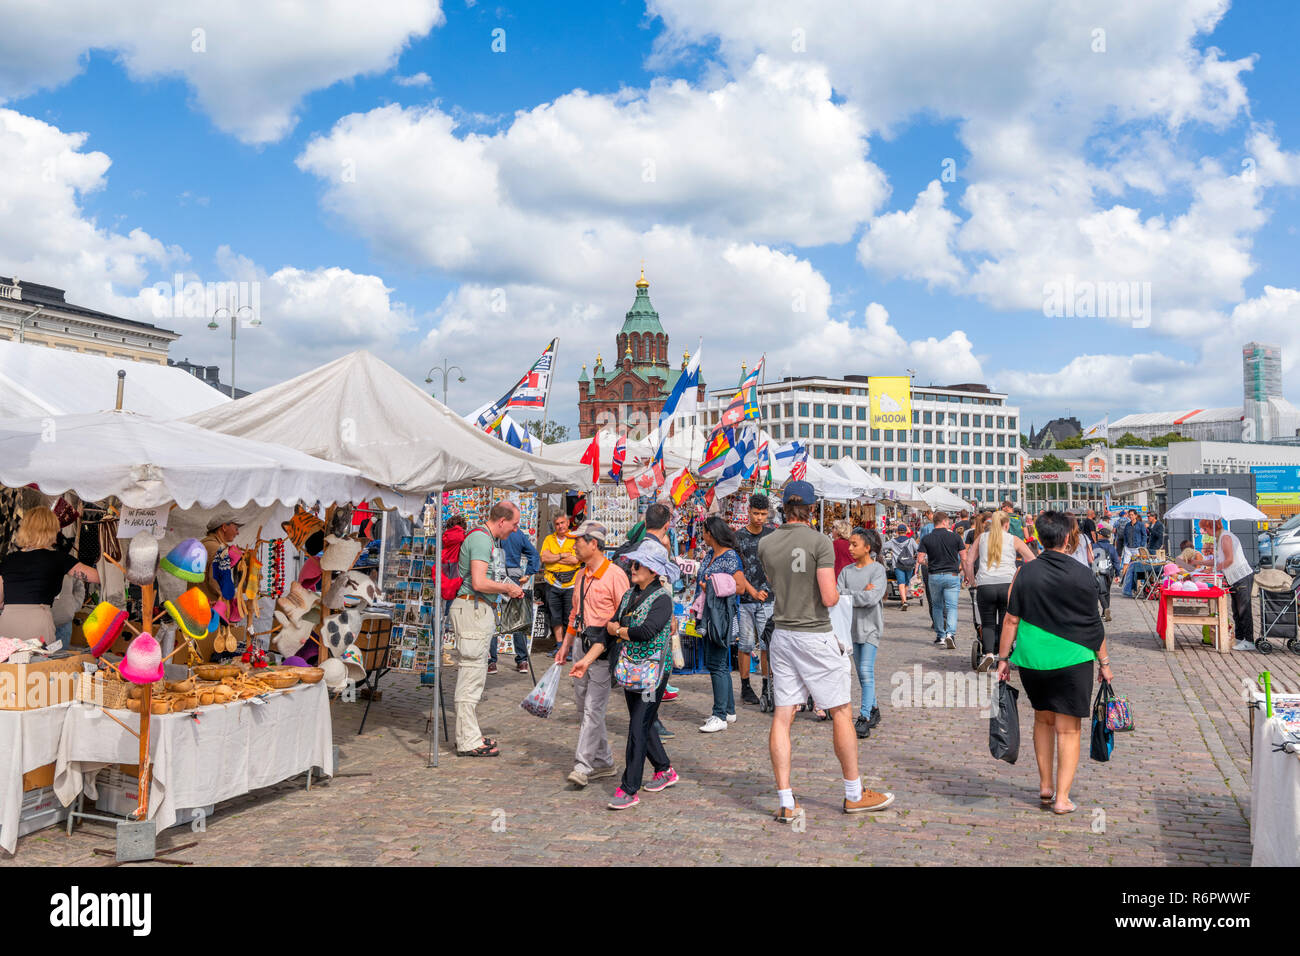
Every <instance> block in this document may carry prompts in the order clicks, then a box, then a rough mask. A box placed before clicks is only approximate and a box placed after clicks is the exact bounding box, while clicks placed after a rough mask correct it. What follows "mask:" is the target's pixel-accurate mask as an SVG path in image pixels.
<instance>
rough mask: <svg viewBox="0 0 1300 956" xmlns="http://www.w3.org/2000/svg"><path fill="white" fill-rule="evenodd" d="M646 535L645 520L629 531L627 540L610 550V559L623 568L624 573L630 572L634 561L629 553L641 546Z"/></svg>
mask: <svg viewBox="0 0 1300 956" xmlns="http://www.w3.org/2000/svg"><path fill="white" fill-rule="evenodd" d="M645 537H646V533H645V522H644V521H641V522H638V523H637V525H636V527H634V528H633V529H632V530H631V531H630V532H628V536H627V540H626V541H624V542H623V543H622V544H620V545H619V546H618V547H617V548H615V549H614V550H613V551H612V552H610V554H609V555H608V557H609V560H610V561H612V562H614V563H615V564H617V565H618V566H619V567H620V568H622V569H623V573H624V574H630V573H631V565H632V562H631V560H630V559H629V558H628V555H629V554H631V553H632V552H633V551H635V550H636V549H637V548H639V547H640V546H641V542H642V541H644V540H645Z"/></svg>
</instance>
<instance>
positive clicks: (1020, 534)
mask: <svg viewBox="0 0 1300 956" xmlns="http://www.w3.org/2000/svg"><path fill="white" fill-rule="evenodd" d="M1008 530H1009V531H1010V532H1011V533H1012V534H1014V535H1015V536H1016V537H1017V538H1020V539H1021V540H1023V539H1024V537H1025V523H1024V521H1022V520H1021V519H1020V518H1018V517H1016V516H1014V515H1013V516H1012V518H1011V526H1010V528H1009V529H1008Z"/></svg>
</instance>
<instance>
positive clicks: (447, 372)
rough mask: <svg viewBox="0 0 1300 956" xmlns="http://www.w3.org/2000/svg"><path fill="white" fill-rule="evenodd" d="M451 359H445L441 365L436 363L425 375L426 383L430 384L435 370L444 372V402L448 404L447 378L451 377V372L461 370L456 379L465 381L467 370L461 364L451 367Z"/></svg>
mask: <svg viewBox="0 0 1300 956" xmlns="http://www.w3.org/2000/svg"><path fill="white" fill-rule="evenodd" d="M450 361H451V359H443V360H442V364H441V365H435V366H434V367H433V368H431V369H429V372H428V374H427V375H425V377H424V383H425V384H426V385H429V384H431V383H432V382H433V373H434V372H441V373H442V404H444V405H446V404H447V380H448V379H449V378H450V377H451V373H452V372H459V373H460V374H459V375H457V376H456V381H458V382H463V381H465V370H464V369H463V368H461V367H460V366H459V365H452V366H450V367H449V366H448V365H447V363H448V362H450Z"/></svg>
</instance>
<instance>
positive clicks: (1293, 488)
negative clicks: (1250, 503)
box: [1250, 465, 1300, 495]
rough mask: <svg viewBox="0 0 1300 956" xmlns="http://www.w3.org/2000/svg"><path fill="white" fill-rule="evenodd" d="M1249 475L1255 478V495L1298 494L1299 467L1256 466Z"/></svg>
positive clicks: (1299, 484) (1299, 491)
mask: <svg viewBox="0 0 1300 956" xmlns="http://www.w3.org/2000/svg"><path fill="white" fill-rule="evenodd" d="M1250 473H1251V474H1252V475H1254V476H1255V494H1256V495H1294V494H1300V466H1293V465H1256V466H1253V467H1252V468H1251V469H1250Z"/></svg>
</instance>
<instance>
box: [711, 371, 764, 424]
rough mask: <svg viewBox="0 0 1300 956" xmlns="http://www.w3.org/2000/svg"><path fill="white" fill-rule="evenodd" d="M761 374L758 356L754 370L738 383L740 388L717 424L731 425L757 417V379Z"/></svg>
mask: <svg viewBox="0 0 1300 956" xmlns="http://www.w3.org/2000/svg"><path fill="white" fill-rule="evenodd" d="M762 374H763V359H761V358H760V359H759V360H758V364H757V365H756V366H754V370H753V371H752V372H750V373H749V374H748V375H746V376H745V378H744V380H743V381H742V382H741V383H740V390H739V391H737V392H736V395H735V397H734V398H733V399H732V400H731V404H730V405H728V406H727V410H726V411H724V412H723V413H722V417H721V418H720V419H719V420H718V424H720V425H725V426H731V425H739V424H740V423H741V422H743V421H746V420H757V419H758V417H759V416H758V380H759V378H761V377H762Z"/></svg>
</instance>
